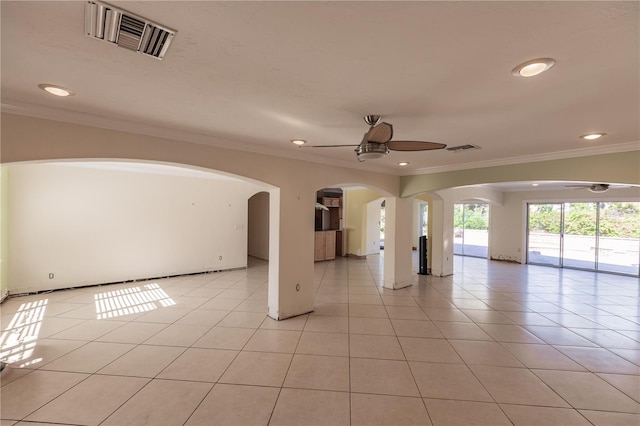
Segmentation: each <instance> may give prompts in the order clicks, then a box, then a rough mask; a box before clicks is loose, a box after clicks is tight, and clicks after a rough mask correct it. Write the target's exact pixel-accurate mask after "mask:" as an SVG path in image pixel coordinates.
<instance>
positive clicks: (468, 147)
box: [447, 144, 480, 152]
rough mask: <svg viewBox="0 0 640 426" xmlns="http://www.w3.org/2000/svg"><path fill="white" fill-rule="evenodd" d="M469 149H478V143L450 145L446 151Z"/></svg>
mask: <svg viewBox="0 0 640 426" xmlns="http://www.w3.org/2000/svg"><path fill="white" fill-rule="evenodd" d="M469 149H480V147H479V146H478V145H471V144H467V145H459V146H450V147H448V148H447V151H451V152H461V151H467V150H469Z"/></svg>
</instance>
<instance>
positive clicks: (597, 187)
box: [565, 183, 627, 193]
mask: <svg viewBox="0 0 640 426" xmlns="http://www.w3.org/2000/svg"><path fill="white" fill-rule="evenodd" d="M565 187H566V188H576V189H582V188H584V189H588V190H589V191H591V192H596V193H598V192H607V191H608V190H609V189H611V188H627V186H625V185H610V184H608V183H591V184H584V185H565Z"/></svg>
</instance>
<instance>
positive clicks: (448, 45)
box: [0, 0, 640, 175]
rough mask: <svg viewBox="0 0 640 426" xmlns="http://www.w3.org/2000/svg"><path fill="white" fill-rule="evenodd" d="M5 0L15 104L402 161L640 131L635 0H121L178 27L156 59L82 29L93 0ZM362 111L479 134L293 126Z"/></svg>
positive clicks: (332, 123) (246, 146) (384, 167)
mask: <svg viewBox="0 0 640 426" xmlns="http://www.w3.org/2000/svg"><path fill="white" fill-rule="evenodd" d="M0 4H1V19H2V22H1V24H2V26H1V31H2V33H1V35H2V40H1V41H2V51H1V52H2V64H1V66H2V68H1V71H2V81H1V84H2V93H1V95H2V108H3V110H4V111H9V112H16V113H20V114H28V115H34V116H40V117H45V118H53V119H59V120H65V121H70V122H77V123H82V124H89V125H97V126H104V127H110V128H118V129H122V130H128V131H134V132H141V133H147V134H158V135H162V136H166V137H173V138H177V139H184V140H189V141H195V142H198V143H204V144H210V145H216V146H226V147H235V148H237V149H242V150H251V151H256V152H265V153H270V154H273V155H281V156H287V157H292V158H300V159H306V160H312V161H318V162H324V163H331V164H337V165H345V166H348V167H353V168H358V169H367V170H376V171H382V172H385V173H391V174H398V175H402V174H415V173H422V172H429V171H444V170H456V169H461V168H470V167H477V166H486V165H498V164H513V163H518V162H523V161H531V160H541V159H552V158H566V157H572V156H580V155H587V154H595V153H603V152H620V151H628V150H631V149H638V148H639V147H640V143H639V142H638V141H639V140H640V118H639V117H640V58H639V55H640V14H639V6H640V3H639V2H626V1H625V2H582V1H578V2H539V1H537V2H395V1H389V2H364V1H356V2H347V1H345V2H310V1H301V2H262V1H259V2H206V1H196V2H184V1H173V2H172V1H161V2H155V1H135V2H134V1H117V2H112V4H114V5H116V6H118V7H121V8H123V9H126V10H128V11H130V12H132V13H135V14H138V15H141V16H143V17H145V18H148V19H150V20H153V21H156V22H158V23H159V24H162V25H165V26H167V27H169V28H172V29H175V30H177V35H176V37H175V39H174V42H173V44H172V46H171V47H170V49H169V51H168V53H167V54H166V56H165V59H164V60H163V61H158V60H155V59H152V58H148V57H144V56H143V55H140V54H135V53H133V52H130V51H128V50H125V49H122V48H117V47H115V46H111V45H109V44H107V43H104V42H101V41H98V40H95V39H91V38H89V37H87V36H85V35H84V2H82V1H73V2H61V1H43V2H35V1H16V2H13V1H4V0H3V1H2V2H1V3H0ZM539 57H552V58H554V59H555V60H556V61H557V64H556V65H555V67H553V68H552V69H551V70H550V71H548V72H546V73H544V74H542V75H540V76H538V77H535V78H530V79H524V78H518V77H514V76H512V75H511V70H512V69H513V68H514V67H515V66H516V65H518V64H519V63H521V62H524V61H527V60H529V59H533V58H539ZM39 83H53V84H59V85H62V86H65V87H68V88H70V89H72V90H73V91H75V93H76V94H75V96H73V97H69V98H56V97H53V96H50V95H48V94H47V93H45V92H43V91H41V90H40V89H39V88H38V87H37V85H38V84H39ZM365 114H381V115H383V116H384V119H385V120H386V121H388V122H390V123H392V124H393V125H394V139H400V140H407V139H408V140H427V141H432V142H440V143H445V144H448V145H449V146H456V145H463V144H476V145H479V146H480V147H482V149H480V150H476V151H468V152H460V153H451V152H447V151H444V150H440V151H427V152H417V153H399V152H392V153H391V154H389V155H388V156H387V157H385V158H383V159H381V160H372V161H367V162H364V163H358V162H357V161H356V158H355V154H354V153H353V149H352V148H325V149H307V148H302V149H300V148H297V147H295V146H294V145H293V144H291V143H290V142H289V140H290V139H294V138H303V139H306V140H308V141H309V144H310V145H328V144H358V143H359V142H360V140H361V138H362V134H363V133H364V132H365V131H366V130H367V126H366V125H365V123H364V122H363V120H362V116H363V115H365ZM592 131H599V132H606V133H607V136H606V137H604V138H602V139H601V140H600V141H596V142H587V141H584V140H582V139H579V138H578V136H579V135H582V134H585V133H589V132H592ZM398 161H409V162H410V163H411V164H410V165H409V166H408V167H406V168H401V167H399V166H398V165H397V162H398Z"/></svg>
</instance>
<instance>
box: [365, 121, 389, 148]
mask: <svg viewBox="0 0 640 426" xmlns="http://www.w3.org/2000/svg"><path fill="white" fill-rule="evenodd" d="M392 137H393V126H392V125H391V124H389V123H380V124H378V125H377V126H375V127H372V128H371V129H369V131H368V132H367V133H366V134H365V140H366V141H367V142H375V143H387V142H389V141H390V140H391V138H392Z"/></svg>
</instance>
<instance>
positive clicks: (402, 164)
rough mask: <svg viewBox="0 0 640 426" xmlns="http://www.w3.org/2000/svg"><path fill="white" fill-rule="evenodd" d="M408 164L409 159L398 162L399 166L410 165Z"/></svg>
mask: <svg viewBox="0 0 640 426" xmlns="http://www.w3.org/2000/svg"><path fill="white" fill-rule="evenodd" d="M408 165H409V162H408V161H401V162H399V163H398V166H403V167H404V166H408Z"/></svg>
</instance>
